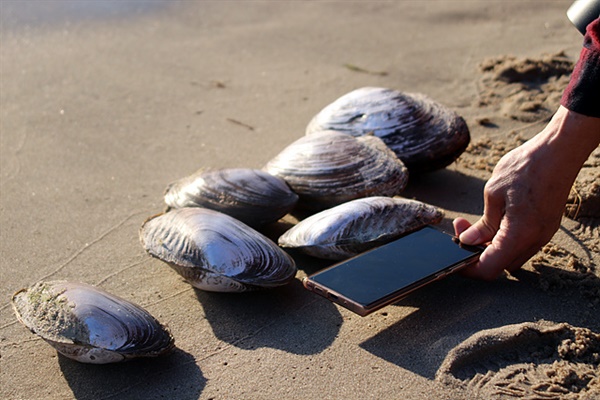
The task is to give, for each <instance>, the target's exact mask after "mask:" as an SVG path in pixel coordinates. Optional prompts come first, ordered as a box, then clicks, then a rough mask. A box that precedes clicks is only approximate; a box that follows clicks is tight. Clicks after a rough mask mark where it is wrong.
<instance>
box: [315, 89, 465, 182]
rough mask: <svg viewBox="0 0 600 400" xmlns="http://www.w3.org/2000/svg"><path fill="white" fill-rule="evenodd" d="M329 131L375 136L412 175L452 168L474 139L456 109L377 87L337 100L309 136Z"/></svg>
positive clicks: (423, 96)
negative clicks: (448, 166) (447, 167)
mask: <svg viewBox="0 0 600 400" xmlns="http://www.w3.org/2000/svg"><path fill="white" fill-rule="evenodd" d="M325 129H331V130H335V131H339V132H344V133H347V134H350V135H353V136H361V135H366V134H374V135H375V136H377V137H379V138H381V139H382V140H383V141H384V142H385V144H386V145H387V146H388V147H389V148H390V149H392V150H393V151H394V153H396V155H397V156H398V158H400V159H401V160H402V161H403V162H404V164H405V165H406V166H407V168H408V169H409V171H411V172H422V171H431V170H435V169H439V168H443V167H445V166H447V165H449V164H450V163H452V162H453V161H454V160H456V159H457V158H458V156H460V154H462V152H463V151H464V150H465V149H466V148H467V146H468V144H469V141H470V134H469V128H468V127H467V124H466V122H465V120H464V119H463V118H462V117H460V116H459V115H458V114H457V113H456V112H454V111H452V110H451V109H449V108H447V107H445V106H443V105H442V104H440V103H438V102H436V101H434V100H432V99H430V98H429V97H427V96H425V95H423V94H420V93H403V92H400V91H397V90H392V89H386V88H377V87H364V88H361V89H357V90H354V91H352V92H350V93H347V94H345V95H344V96H342V97H340V98H339V99H337V100H335V101H334V102H333V103H331V104H329V105H328V106H326V107H325V108H323V110H321V111H320V112H319V113H318V114H317V115H315V116H314V117H313V119H312V120H311V121H310V122H309V124H308V126H307V128H306V133H307V134H313V133H315V132H320V131H322V130H325Z"/></svg>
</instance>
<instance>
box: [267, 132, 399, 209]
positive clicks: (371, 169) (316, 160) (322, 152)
mask: <svg viewBox="0 0 600 400" xmlns="http://www.w3.org/2000/svg"><path fill="white" fill-rule="evenodd" d="M264 169H265V170H266V171H267V172H269V173H270V174H272V175H275V176H279V177H281V178H283V179H284V180H285V181H286V182H287V183H288V184H289V185H290V187H291V188H292V190H293V191H294V192H296V193H297V194H298V195H299V196H300V199H299V200H298V207H299V208H302V209H305V210H311V211H320V210H323V209H326V208H330V207H333V206H336V205H338V204H341V203H345V202H346V201H349V200H353V199H357V198H361V197H368V196H392V195H396V194H399V193H400V192H401V191H402V190H403V189H404V187H405V186H406V183H407V182H408V170H407V169H406V167H405V166H404V164H403V163H402V161H400V160H399V159H398V157H396V156H395V154H394V153H393V152H392V151H391V150H390V149H389V148H387V147H386V146H385V144H384V143H383V142H382V141H381V139H379V138H376V137H375V136H361V137H356V138H355V137H353V136H350V135H346V134H343V133H340V132H334V131H321V132H318V133H315V134H313V135H310V136H304V137H301V138H300V139H298V140H296V141H295V142H293V143H292V144H290V145H289V146H287V147H286V148H285V149H283V150H282V151H281V152H280V153H279V154H278V155H277V156H275V158H273V159H272V160H271V161H269V162H268V163H267V164H266V165H265V167H264Z"/></svg>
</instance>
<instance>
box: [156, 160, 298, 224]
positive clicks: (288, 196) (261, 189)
mask: <svg viewBox="0 0 600 400" xmlns="http://www.w3.org/2000/svg"><path fill="white" fill-rule="evenodd" d="M297 201H298V195H297V194H295V193H294V192H292V190H291V189H290V187H289V186H288V185H287V184H286V183H285V181H284V180H283V179H281V178H278V177H275V176H273V175H271V174H269V173H267V172H264V171H261V170H257V169H250V168H226V169H218V170H200V171H197V172H196V173H194V174H193V175H190V176H188V177H185V178H183V179H180V180H178V181H176V182H174V183H172V184H170V185H169V186H168V188H167V190H166V192H165V203H167V205H168V206H169V207H171V208H182V207H205V208H210V209H211V210H216V211H220V212H222V213H225V214H227V215H229V216H231V217H234V218H236V219H239V220H240V221H242V222H244V223H245V224H248V225H250V226H253V227H260V226H262V225H265V224H268V223H271V222H275V221H277V220H278V219H280V218H281V217H283V216H284V215H285V214H287V213H288V212H290V211H291V210H292V209H293V208H294V206H295V205H296V202H297Z"/></svg>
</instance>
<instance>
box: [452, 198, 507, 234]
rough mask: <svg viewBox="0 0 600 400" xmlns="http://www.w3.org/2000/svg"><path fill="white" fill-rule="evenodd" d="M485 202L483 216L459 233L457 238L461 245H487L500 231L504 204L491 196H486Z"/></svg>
mask: <svg viewBox="0 0 600 400" xmlns="http://www.w3.org/2000/svg"><path fill="white" fill-rule="evenodd" d="M485 200H486V201H485V207H484V210H483V216H482V217H481V218H480V219H479V221H477V222H475V223H474V224H473V225H471V226H469V227H468V228H466V229H465V230H463V231H462V232H461V233H460V235H459V237H458V238H459V240H460V241H461V242H462V243H464V244H470V245H479V244H484V243H487V242H489V241H491V240H492V239H493V238H494V236H495V235H496V232H498V229H500V221H501V220H502V217H503V215H504V202H503V201H502V200H496V199H495V198H494V197H493V196H487V197H486V198H485Z"/></svg>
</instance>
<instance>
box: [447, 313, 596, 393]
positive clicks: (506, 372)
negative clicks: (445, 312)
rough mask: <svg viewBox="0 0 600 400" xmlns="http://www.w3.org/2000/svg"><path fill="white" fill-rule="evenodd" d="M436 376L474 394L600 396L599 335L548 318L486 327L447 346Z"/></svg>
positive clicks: (448, 383)
mask: <svg viewBox="0 0 600 400" xmlns="http://www.w3.org/2000/svg"><path fill="white" fill-rule="evenodd" d="M436 380H437V381H439V382H441V383H443V384H447V385H451V386H454V387H461V388H463V389H465V390H467V391H468V392H470V396H469V397H476V398H485V399H494V398H502V399H505V398H524V399H561V400H562V399H590V400H591V399H599V398H600V334H598V333H594V332H592V331H591V330H589V329H587V328H578V327H573V326H571V325H569V324H566V323H553V322H547V321H540V322H537V323H534V322H525V323H521V324H516V325H507V326H504V327H500V328H495V329H489V330H484V331H481V332H478V333H476V334H475V335H473V336H471V337H470V338H468V339H467V340H465V341H464V342H463V343H461V344H459V345H458V346H457V347H455V348H454V349H452V350H451V351H450V353H449V354H448V356H447V357H446V359H445V360H444V362H443V363H442V365H441V366H440V368H439V370H438V372H437V374H436Z"/></svg>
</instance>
